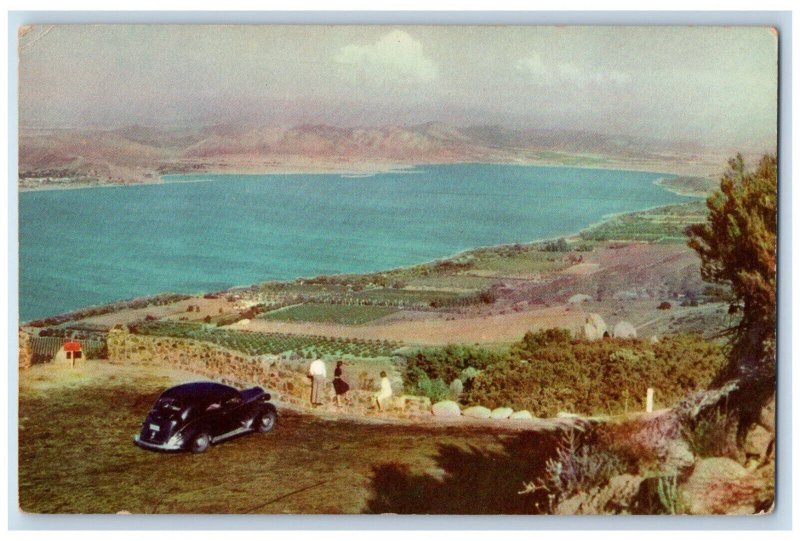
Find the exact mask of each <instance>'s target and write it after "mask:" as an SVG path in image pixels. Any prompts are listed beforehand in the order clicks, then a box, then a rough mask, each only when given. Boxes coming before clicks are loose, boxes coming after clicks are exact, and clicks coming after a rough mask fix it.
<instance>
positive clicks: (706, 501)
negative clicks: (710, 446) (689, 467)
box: [680, 457, 770, 515]
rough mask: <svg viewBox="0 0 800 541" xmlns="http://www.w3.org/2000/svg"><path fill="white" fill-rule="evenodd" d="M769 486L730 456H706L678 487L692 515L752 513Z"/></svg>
mask: <svg viewBox="0 0 800 541" xmlns="http://www.w3.org/2000/svg"><path fill="white" fill-rule="evenodd" d="M769 490H770V487H769V485H768V482H767V481H766V480H765V479H764V478H763V477H761V476H759V475H754V474H752V473H750V472H749V471H748V470H746V469H745V468H744V467H743V466H742V465H740V464H739V463H738V462H735V461H734V460H731V459H730V458H722V457H715V458H705V459H702V460H700V461H699V462H697V464H696V465H695V468H694V471H692V474H691V475H690V476H689V478H688V479H687V480H686V482H685V483H684V484H683V485H682V486H681V488H680V497H681V499H682V501H683V502H684V504H686V505H687V506H688V509H689V512H690V513H691V514H693V515H752V514H753V513H755V512H756V509H757V508H758V506H759V504H760V502H761V501H762V500H763V499H764V498H765V496H766V495H767V492H769Z"/></svg>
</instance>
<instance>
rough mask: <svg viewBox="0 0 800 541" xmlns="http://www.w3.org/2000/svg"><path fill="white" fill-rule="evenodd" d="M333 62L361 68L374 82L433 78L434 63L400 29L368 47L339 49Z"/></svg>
mask: <svg viewBox="0 0 800 541" xmlns="http://www.w3.org/2000/svg"><path fill="white" fill-rule="evenodd" d="M334 60H335V61H336V62H338V63H340V64H350V65H355V66H359V67H361V68H362V69H363V70H364V71H365V73H366V74H367V75H368V76H370V77H372V78H374V79H375V80H377V81H392V82H428V81H432V80H434V79H435V78H436V75H437V69H436V64H434V62H433V61H432V60H431V59H430V58H428V57H427V56H425V54H424V53H423V51H422V44H421V43H420V42H419V41H417V40H415V39H414V38H412V37H411V35H409V34H408V32H405V31H403V30H392V31H391V32H389V33H388V34H385V35H384V36H382V37H381V38H380V39H378V41H376V42H375V43H372V44H368V45H358V44H350V45H346V46H344V47H342V48H341V49H340V50H339V53H338V54H337V55H336V56H335V57H334Z"/></svg>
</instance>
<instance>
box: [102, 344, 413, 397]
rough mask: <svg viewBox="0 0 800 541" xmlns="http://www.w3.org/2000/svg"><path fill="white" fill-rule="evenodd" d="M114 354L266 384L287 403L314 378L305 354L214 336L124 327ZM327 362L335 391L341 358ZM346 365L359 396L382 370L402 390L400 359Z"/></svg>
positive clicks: (373, 386) (113, 357)
mask: <svg viewBox="0 0 800 541" xmlns="http://www.w3.org/2000/svg"><path fill="white" fill-rule="evenodd" d="M108 359H109V361H110V362H114V363H122V364H131V363H132V364H160V365H164V366H169V367H172V368H177V369H181V370H186V371H187V372H193V373H196V374H199V375H202V376H205V377H208V378H210V379H215V380H218V381H222V382H223V383H228V384H230V385H234V386H237V387H246V386H250V385H260V386H261V387H263V388H265V389H267V390H268V391H269V392H271V393H272V394H273V396H274V397H275V398H276V399H278V400H280V401H283V402H286V403H294V404H303V405H305V404H307V403H308V401H309V393H310V383H309V379H308V377H307V376H306V373H307V371H308V365H309V363H310V361H308V360H305V359H289V358H283V357H280V356H276V355H261V356H250V355H247V354H244V353H241V352H238V351H233V350H229V349H225V348H222V347H220V346H217V345H216V344H212V343H209V342H202V341H198V340H188V339H184V338H170V337H162V336H144V335H137V334H131V333H129V332H128V331H126V330H119V329H114V330H112V331H110V332H109V335H108ZM324 362H325V364H326V368H327V372H328V378H327V385H326V386H327V389H326V394H327V395H329V396H331V397H332V396H333V385H332V380H333V371H334V368H335V367H336V360H335V359H334V360H326V361H324ZM343 368H344V378H345V380H346V381H347V382H348V384H349V385H350V388H351V389H352V390H353V391H354V392H353V393H352V395H353V398H354V399H355V398H356V397H360V396H361V395H364V396H369V395H370V394H371V393H372V392H375V391H377V390H378V387H379V386H380V373H381V371H385V372H386V373H387V375H388V376H389V379H390V381H391V382H392V388H393V389H395V390H396V393H398V394H399V393H400V392H402V388H403V380H402V375H401V374H402V366H401V365H400V364H399V362H395V361H380V360H367V359H365V360H353V359H344V366H343ZM358 401H359V402H361V400H358Z"/></svg>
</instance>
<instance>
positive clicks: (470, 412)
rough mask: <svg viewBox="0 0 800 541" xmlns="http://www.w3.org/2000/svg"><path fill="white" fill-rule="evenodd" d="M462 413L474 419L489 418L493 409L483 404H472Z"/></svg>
mask: <svg viewBox="0 0 800 541" xmlns="http://www.w3.org/2000/svg"><path fill="white" fill-rule="evenodd" d="M461 414H462V415H464V417H472V418H473V419H488V418H489V417H491V415H492V410H490V409H489V408H485V407H483V406H472V407H469V408H467V409H465V410H464V411H462V412H461Z"/></svg>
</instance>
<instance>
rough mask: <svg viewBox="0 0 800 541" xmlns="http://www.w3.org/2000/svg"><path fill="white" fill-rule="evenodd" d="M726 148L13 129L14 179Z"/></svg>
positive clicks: (607, 162) (440, 129) (463, 137)
mask: <svg viewBox="0 0 800 541" xmlns="http://www.w3.org/2000/svg"><path fill="white" fill-rule="evenodd" d="M726 155H728V154H727V151H726V150H722V149H709V148H705V147H703V146H702V145H701V144H697V143H691V142H669V141H661V140H657V139H652V138H641V137H630V136H610V135H603V134H599V133H589V132H580V131H570V130H541V129H529V130H513V129H508V128H504V127H501V126H472V127H454V126H450V125H446V124H441V123H433V122H432V123H425V124H420V125H415V126H408V127H402V126H383V127H350V128H341V127H333V126H328V125H302V126H294V127H283V126H249V127H245V126H232V125H227V126H210V127H203V128H175V129H163V128H150V127H141V126H133V127H129V128H123V129H116V130H91V129H36V128H21V129H20V138H19V176H20V183H21V185H23V186H26V187H27V186H28V185H29V184H30V183H31V182H32V181H35V180H36V179H50V182H61V183H67V182H94V183H132V182H153V181H157V180H158V179H159V176H160V175H161V174H163V173H181V172H193V171H215V172H275V171H312V170H318V171H323V170H332V171H364V170H375V169H385V168H388V167H391V166H405V165H413V164H423V163H457V162H476V161H481V162H498V163H514V162H520V163H549V164H563V165H578V166H598V167H616V166H629V167H637V168H644V169H652V170H675V171H683V172H687V171H686V170H685V169H686V167H690V168H694V170H693V171H689V172H694V173H695V174H698V173H705V169H703V167H713V168H717V167H718V166H721V165H722V164H724V157H725V156H726Z"/></svg>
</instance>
